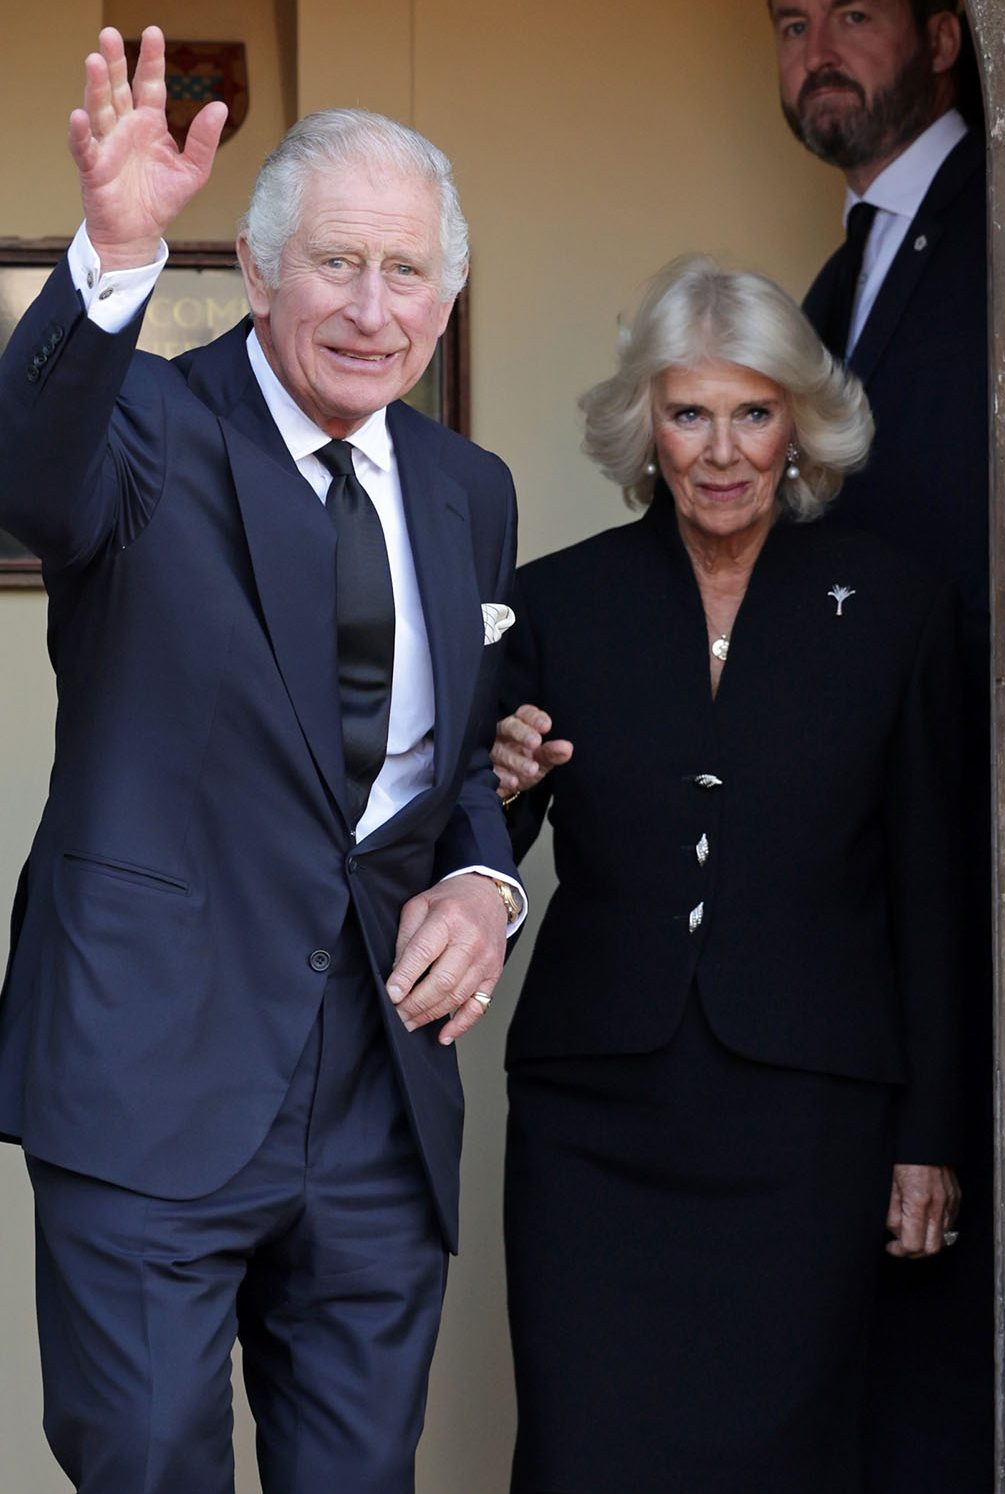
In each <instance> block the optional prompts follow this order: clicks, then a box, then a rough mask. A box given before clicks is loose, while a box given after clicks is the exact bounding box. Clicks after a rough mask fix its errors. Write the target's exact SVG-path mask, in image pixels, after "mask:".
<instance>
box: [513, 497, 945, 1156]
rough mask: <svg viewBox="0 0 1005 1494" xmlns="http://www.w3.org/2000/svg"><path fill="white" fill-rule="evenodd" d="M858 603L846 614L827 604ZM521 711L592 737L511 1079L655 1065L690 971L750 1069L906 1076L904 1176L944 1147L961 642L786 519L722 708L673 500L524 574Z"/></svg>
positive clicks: (557, 781)
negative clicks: (568, 1062) (640, 1062)
mask: <svg viewBox="0 0 1005 1494" xmlns="http://www.w3.org/2000/svg"><path fill="white" fill-rule="evenodd" d="M835 585H840V586H845V587H850V588H852V589H853V590H854V595H853V596H851V597H849V598H848V600H847V601H845V602H844V605H843V609H842V610H843V615H842V616H840V617H839V616H837V603H836V601H835V599H834V598H833V597H831V596H830V595H829V592H830V591H831V589H832V588H833V587H834V586H835ZM515 606H516V610H517V614H518V620H517V623H516V625H515V627H514V628H513V630H512V633H511V635H510V637H511V640H512V642H511V644H510V647H509V651H508V656H507V667H506V697H505V701H504V703H505V705H506V706H507V708H508V709H512V708H513V707H514V706H515V705H516V704H518V703H519V702H521V701H524V700H535V701H543V702H545V703H546V705H547V708H548V711H549V712H550V714H551V716H552V718H553V721H554V734H555V735H556V736H559V737H568V738H570V739H571V740H572V742H573V743H574V745H575V752H574V756H573V758H572V761H571V762H570V763H568V764H567V765H565V766H563V767H561V768H559V769H556V770H555V771H554V772H553V773H551V774H550V775H549V777H548V778H547V779H546V780H545V781H544V782H543V783H542V784H541V786H540V787H539V788H538V789H536V790H534V791H533V792H532V793H530V794H527V795H524V796H523V797H522V798H521V799H519V800H517V801H516V803H515V804H514V805H513V807H512V811H511V813H513V824H512V830H513V834H514V838H515V845H516V848H517V850H518V853H522V852H523V851H524V850H525V849H526V847H527V845H528V844H529V843H530V841H531V840H532V839H533V837H534V835H535V834H536V833H537V830H538V828H539V826H540V823H541V820H542V817H543V815H544V813H545V811H546V809H547V810H548V813H549V817H550V819H551V821H552V824H553V826H554V848H555V866H556V870H557V873H558V882H559V885H558V890H557V891H556V893H555V895H554V897H553V899H552V901H551V904H550V906H549V908H548V910H547V913H546V914H545V918H544V922H543V925H542V927H541V930H540V933H539V934H538V937H537V943H536V947H535V949H534V954H533V959H532V961H531V965H530V970H529V973H528V976H527V980H526V984H525V987H524V990H523V993H522V995H521V998H520V1002H519V1006H518V1009H517V1012H516V1015H515V1017H514V1020H513V1024H512V1028H511V1031H510V1038H509V1049H508V1062H509V1064H510V1065H511V1066H513V1065H519V1064H521V1063H524V1062H526V1061H527V1060H532V1059H535V1058H542V1057H552V1056H561V1055H567V1054H604V1053H631V1052H644V1051H651V1050H654V1049H656V1048H657V1047H659V1046H661V1045H663V1044H665V1043H667V1042H668V1041H669V1040H670V1038H671V1036H672V1035H673V1033H674V1031H675V1028H676V1026H677V1023H678V1021H679V1019H680V1016H681V1013H682V1011H683V1007H684V1003H685V1001H686V999H687V995H688V991H689V989H690V987H691V984H692V982H693V981H696V982H697V986H698V990H699V993H700V997H701V1001H702V1003H703V1006H704V1009H705V1012H706V1015H707V1017H708V1020H709V1022H710V1023H711V1025H712V1027H713V1029H714V1031H715V1033H716V1034H717V1036H718V1037H719V1038H720V1040H721V1041H722V1042H723V1043H725V1044H726V1045H727V1046H728V1047H729V1048H731V1049H733V1050H734V1051H735V1052H738V1053H740V1054H743V1055H745V1056H747V1057H749V1058H752V1059H757V1060H761V1061H764V1062H767V1063H772V1064H779V1065H783V1066H788V1067H794V1068H799V1069H805V1070H814V1071H821V1072H824V1073H830V1074H838V1075H846V1076H849V1077H852V1078H855V1079H864V1080H875V1081H881V1082H887V1083H891V1084H894V1085H902V1086H904V1090H903V1098H902V1100H901V1102H900V1104H899V1106H898V1110H899V1118H898V1128H899V1129H898V1137H897V1142H898V1145H897V1155H898V1158H899V1160H901V1161H916V1162H932V1163H935V1162H940V1161H944V1160H946V1159H947V1158H948V1157H949V1156H950V1155H951V1148H952V1124H951V1110H952V1106H951V1103H950V1097H951V1095H952V1091H953V1081H952V1065H953V1057H954V1043H953V1015H952V1008H953V994H954V982H955V978H956V968H955V939H954V934H955V919H954V910H953V905H954V897H955V883H954V871H953V868H954V864H955V854H956V852H955V845H954V827H955V813H954V795H953V792H952V785H953V783H954V781H955V778H956V774H957V767H958V764H957V754H956V739H955V728H956V716H957V711H956V699H955V670H954V655H955V630H954V625H953V616H952V602H951V596H950V593H949V591H948V590H947V588H945V587H942V586H936V585H935V584H933V583H931V582H929V581H928V580H927V579H926V578H925V577H924V575H923V573H920V572H919V570H918V569H917V568H916V566H915V564H914V563H913V562H911V561H908V560H903V559H901V558H900V557H898V556H896V555H894V554H893V553H892V552H890V551H888V550H887V549H886V547H885V546H882V545H880V544H879V543H878V542H876V541H874V540H872V539H870V538H868V537H866V536H862V535H859V534H856V533H852V532H849V533H841V532H839V531H837V530H830V529H827V528H825V527H824V526H821V525H810V526H807V525H796V524H790V523H786V522H781V523H779V524H778V525H776V527H775V529H774V530H773V531H772V533H771V535H770V536H769V538H768V540H767V542H766V544H765V547H764V549H763V551H762V552H761V555H760V557H759V558H758V561H757V565H756V567H755V570H754V573H753V576H752V578H751V581H750V585H749V587H748V590H747V594H746V597H745V599H744V601H743V604H742V607H741V610H740V613H739V616H738V618H737V621H736V625H735V627H734V630H733V634H732V641H731V644H730V654H729V660H728V663H727V664H726V666H725V670H724V672H723V676H722V681H721V684H720V688H719V691H718V694H717V696H716V698H715V700H714V702H713V700H712V697H711V691H710V685H709V674H708V641H707V637H706V631H705V619H704V613H703V610H702V606H701V599H700V596H699V593H698V589H697V585H696V583H695V580H694V576H693V572H692V569H691V565H690V561H689V560H688V558H687V555H686V552H685V551H684V548H683V545H682V544H681V541H680V538H679V535H678V532H677V525H676V518H675V514H674V511H673V506H672V501H671V499H670V496H669V494H668V493H667V491H666V489H665V488H662V486H661V487H659V488H658V490H657V499H656V500H655V502H654V504H653V506H652V508H651V509H650V510H649V511H648V512H647V513H646V515H645V517H644V518H642V519H641V520H640V521H639V522H638V523H635V524H630V525H627V526H624V527H621V528H618V529H612V530H610V531H608V532H606V533H604V534H600V535H597V536H595V537H594V538H592V539H589V540H586V541H584V542H583V543H582V544H578V545H574V546H572V547H571V548H570V549H567V550H563V551H561V552H559V553H558V554H556V555H552V556H549V557H547V558H545V559H543V560H540V561H537V562H535V563H533V564H531V565H528V566H525V567H523V568H522V569H521V570H520V572H518V586H517V600H516V603H515Z"/></svg>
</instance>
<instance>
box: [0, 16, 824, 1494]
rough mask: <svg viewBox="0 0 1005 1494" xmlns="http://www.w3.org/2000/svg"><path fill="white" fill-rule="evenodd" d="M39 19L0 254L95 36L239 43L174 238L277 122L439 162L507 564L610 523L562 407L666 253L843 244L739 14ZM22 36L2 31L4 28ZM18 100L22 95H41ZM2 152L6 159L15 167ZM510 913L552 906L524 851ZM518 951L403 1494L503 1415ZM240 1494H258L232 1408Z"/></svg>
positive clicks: (6, 811)
mask: <svg viewBox="0 0 1005 1494" xmlns="http://www.w3.org/2000/svg"><path fill="white" fill-rule="evenodd" d="M344 9H345V15H344V16H343V17H342V18H341V19H340V21H339V22H338V24H337V25H336V22H335V20H334V19H333V15H334V13H335V10H336V8H335V7H333V6H331V4H330V3H328V0H323V3H322V0H162V4H161V5H160V7H155V10H154V12H153V13H151V12H150V11H149V10H148V9H147V7H146V5H145V4H144V5H143V7H141V6H140V5H139V4H138V3H137V0H106V4H105V6H104V8H102V6H101V4H100V3H98V0H49V3H48V4H47V5H46V6H45V27H44V43H43V40H42V39H40V28H39V25H38V21H37V16H32V18H31V19H29V18H27V16H24V17H23V18H22V19H20V20H19V19H18V18H17V17H16V16H15V17H14V18H13V19H10V18H8V22H7V27H6V31H5V53H6V62H7V69H6V73H7V78H8V86H7V87H6V89H5V90H4V92H3V93H2V94H0V126H2V138H3V139H4V140H5V141H7V142H8V150H7V152H6V156H5V169H4V175H3V178H2V180H0V235H7V234H23V235H26V236H34V235H42V234H56V233H65V234H69V233H70V232H71V231H72V230H73V228H74V227H75V225H76V221H77V202H76V195H75V191H74V185H73V176H72V172H71V170H70V169H69V166H68V162H67V160H66V159H65V156H64V144H63V142H64V139H65V120H66V115H67V113H68V112H69V109H70V108H71V107H72V106H73V104H74V103H75V102H76V100H77V96H78V92H79V87H80V78H81V59H82V57H83V55H84V53H85V52H86V51H87V50H88V48H89V47H91V46H92V45H93V38H94V35H95V33H96V31H97V29H98V26H99V24H100V23H101V21H102V20H107V21H108V22H111V23H115V24H121V25H124V26H125V27H126V28H127V29H130V30H132V29H135V26H136V25H137V24H138V23H143V22H146V21H147V20H148V19H151V18H152V19H156V20H157V21H159V22H160V23H161V24H163V25H165V27H166V29H167V30H168V31H169V32H171V33H173V34H174V35H187V36H190V37H192V38H200V37H201V38H216V39H233V38H240V37H243V38H245V39H246V41H247V42H248V61H249V75H250V82H251V91H252V103H251V109H250V111H249V114H248V119H247V123H246V124H245V126H244V128H243V129H242V131H241V132H240V133H239V134H238V135H237V136H236V137H235V138H234V140H233V141H231V142H230V143H229V144H228V145H227V146H226V147H225V149H224V150H223V151H222V152H221V155H220V159H219V163H218V169H217V172H216V175H215V178H214V187H213V191H212V195H208V196H207V197H206V198H205V201H204V202H201V203H199V204H197V205H195V206H193V207H192V208H191V209H190V210H189V211H188V213H187V214H186V217H185V219H184V220H183V221H181V222H179V224H178V225H177V230H176V236H177V237H178V238H209V239H220V240H226V239H228V238H229V237H230V236H231V235H232V232H233V226H234V223H235V220H236V218H237V217H238V215H239V214H240V212H241V210H242V208H243V204H244V199H245V196H246V193H247V189H248V186H249V183H250V177H251V175H252V172H253V169H254V165H255V163H256V162H257V160H258V159H259V157H260V156H261V155H262V153H263V152H264V150H265V149H266V148H267V147H268V146H269V145H271V144H272V143H273V141H274V139H275V137H276V136H277V135H278V134H279V133H280V131H281V129H282V127H283V124H284V122H285V121H286V120H288V119H289V118H291V117H293V116H294V115H295V114H297V113H301V112H304V111H305V110H307V109H312V108H318V107H322V106H324V105H325V104H329V103H360V104H363V105H365V106H367V107H369V108H376V109H381V110H385V111H387V112H390V113H394V114H396V115H398V116H399V117H401V118H404V119H406V120H407V121H408V122H410V123H413V124H415V125H416V126H417V127H418V128H419V129H421V130H423V131H425V132H426V133H428V134H429V135H431V136H432V138H433V139H435V140H436V141H437V143H438V144H440V145H442V146H443V147H444V149H445V150H447V152H448V153H449V154H450V155H451V156H452V157H453V158H454V160H455V162H456V165H457V174H458V180H459V183H460V187H461V193H462V198H463V200H464V203H465V207H466V209H467V212H468V215H469V217H470V219H471V225H472V231H473V244H474V279H473V308H472V320H473V391H472V393H473V411H474V426H475V431H474V433H475V437H476V439H477V440H479V441H480V442H482V443H483V444H484V445H487V446H490V447H493V448H495V449H497V450H499V451H500V452H502V453H503V454H504V455H505V456H506V458H507V459H508V460H509V462H510V463H511V465H512V467H513V469H514V472H515V474H516V478H517V484H518V489H519V491H520V494H521V501H522V546H521V550H522V554H523V556H524V557H525V558H526V557H529V556H531V555H533V554H536V553H540V552H541V551H544V550H547V549H551V548H554V547H555V546H556V545H558V544H562V543H565V542H567V541H569V540H572V539H574V538H578V537H579V536H581V535H582V534H585V533H587V532H589V531H590V530H593V529H596V528H599V527H601V526H603V525H605V524H607V523H612V522H617V521H618V520H620V519H621V518H622V517H623V512H622V510H621V507H620V504H619V500H618V497H617V494H616V493H615V492H614V490H613V489H612V488H611V487H610V486H609V485H608V484H606V483H604V482H603V481H602V479H600V478H599V477H598V476H597V475H596V474H595V473H594V472H593V471H592V470H591V469H590V468H589V466H588V464H587V463H586V462H585V460H584V459H583V458H582V457H581V455H580V454H579V452H578V449H577V448H578V440H579V437H578V431H577V424H576V416H575V400H576V396H577V394H578V393H579V392H580V391H581V390H582V389H583V388H584V387H585V386H586V385H587V384H589V383H590V382H592V381H593V380H594V379H596V378H598V377H601V376H602V375H603V374H605V372H606V371H607V370H608V367H609V364H610V359H611V350H612V347H613V339H614V319H615V314H616V312H617V310H618V309H619V308H620V307H621V306H622V305H624V304H625V303H626V302H628V301H629V300H630V298H631V297H632V295H633V293H634V292H635V290H636V288H637V287H638V285H639V284H640V282H641V281H642V280H643V279H644V278H645V277H646V276H647V275H649V274H650V273H651V272H652V271H653V270H655V269H656V268H657V267H658V266H659V265H660V264H661V263H662V262H663V261H664V260H665V259H667V258H669V257H670V256H671V255H673V254H676V253H679V252H681V251H682V250H685V249H690V248H707V249H711V250H714V251H715V252H716V253H720V254H723V255H725V256H726V257H727V258H728V259H730V260H731V261H733V262H736V263H744V264H750V265H754V266H757V267H759V268H762V269H765V270H767V271H769V272H770V273H773V274H775V275H776V276H777V277H778V278H779V279H781V280H782V282H783V283H784V284H785V285H787V286H788V287H789V289H790V290H792V291H793V292H794V293H796V294H800V293H801V292H802V290H803V289H804V288H805V286H806V284H807V283H808V280H809V278H810V276H811V274H812V272H813V270H814V268H815V267H816V266H817V265H818V264H819V263H820V262H821V260H822V259H823V257H824V255H825V253H826V252H827V250H828V249H829V248H830V247H831V245H832V244H833V243H834V242H835V240H836V238H837V236H838V233H839V221H838V215H839V206H840V192H839V189H838V183H837V181H836V179H835V176H834V174H833V173H831V172H828V171H827V170H826V169H824V168H822V167H820V166H818V165H816V164H815V163H814V162H812V161H811V160H810V159H809V158H808V157H806V156H805V155H804V153H803V152H802V151H800V149H799V148H798V147H797V146H796V145H795V143H794V142H793V141H792V140H791V139H790V138H789V136H788V134H787V131H786V130H785V127H784V125H783V124H782V122H781V120H780V117H779V114H778V110H777V104H776V100H775V89H774V76H773V60H772V52H771V39H770V35H769V30H768V25H767V21H766V17H765V15H764V11H763V7H762V6H760V5H757V4H752V3H751V0H704V4H703V5H701V6H687V7H684V6H678V5H674V4H668V3H667V0H624V3H622V4H620V5H617V6H615V5H611V4H609V3H608V0H548V3H547V4H541V3H540V0H534V3H531V0H511V3H509V4H507V5H502V6H500V5H489V4H479V3H477V0H474V3H473V0H370V3H368V4H367V5H366V6H356V7H345V8H344ZM22 13H23V8H22ZM40 80H41V81H40ZM14 141H16V142H17V148H16V149H11V148H10V143H11V142H14ZM43 634H44V606H43V601H42V598H41V597H40V596H38V595H28V594H14V593H10V592H8V593H0V680H2V682H3V696H2V699H3V701H4V702H5V710H4V715H3V724H2V729H0V783H2V791H0V906H4V907H5V906H6V905H7V904H8V903H9V899H10V895H11V894H12V892H13V886H14V881H15V878H16V874H17V868H18V865H19V863H20V859H21V857H22V856H23V853H24V850H25V849H26V847H27V844H28V841H29V838H30V835H31V829H32V826H33V824H34V820H35V818H36V815H37V811H38V806H39V804H40V802H41V799H42V796H43V794H44V787H45V777H46V772H47V768H48V762H49V756H50V751H51V738H52V724H51V722H52V708H53V691H52V686H51V682H50V674H49V670H48V666H47V664H46V660H45V654H44V637H43ZM530 882H531V890H532V894H533V897H534V901H535V906H536V908H537V910H538V911H540V908H541V906H542V904H543V900H544V899H545V897H546V896H547V889H548V885H549V873H548V867H547V852H546V848H544V847H541V848H538V849H536V850H535V852H534V855H533V858H532V861H531V868H530ZM529 947H530V941H529V939H526V938H525V939H524V941H523V944H522V946H521V948H520V949H518V951H517V953H516V955H515V957H514V959H513V961H512V962H511V965H510V968H509V971H508V973H507V976H506V979H505V983H504V989H503V990H502V992H501V994H500V998H499V1000H498V1001H497V1002H496V1005H495V1006H494V1007H493V1010H492V1013H491V1017H490V1018H489V1020H487V1021H486V1022H484V1023H483V1024H481V1026H480V1028H479V1030H478V1031H477V1032H476V1033H474V1034H472V1035H471V1037H470V1038H469V1039H468V1040H467V1041H466V1042H465V1044H464V1045H463V1047H462V1064H463V1068H464V1073H465V1083H466V1089H467V1095H468V1107H469V1124H468V1131H467V1141H466V1149H465V1158H464V1177H465V1192H464V1209H463V1240H462V1254H461V1257H460V1259H459V1261H458V1262H457V1263H455V1265H454V1267H453V1270H452V1273H451V1284H450V1288H449V1292H448V1299H447V1309H446V1314H445V1318H444V1327H443V1333H442V1336H441V1343H440V1348H439V1351H438V1354H437V1360H436V1364H435V1367H434V1375H433V1381H432V1386H431V1396H430V1411H429V1418H428V1427H427V1433H426V1437H425V1439H424V1443H423V1446H422V1449H421V1450H420V1474H419V1490H420V1494H503V1491H504V1490H505V1489H506V1487H507V1474H506V1463H507V1458H508V1452H509V1445H510V1440H511V1436H512V1424H513V1409H512V1392H511V1384H510V1371H509V1363H508V1351H507V1347H506V1339H505V1323H504V1315H503V1291H502V1259H501V1252H500V1246H499V1236H500V1204H499V1195H500V1181H499V1174H500V1160H501V1148H502V1130H503V1122H504V1092H503V1082H502V1076H501V1067H500V1059H501V1044H502V1037H503V1033H504V1028H505V1024H506V1017H507V1011H508V1009H509V1007H510V1006H511V1003H512V1000H513V997H514V995H515V991H516V989H518V984H519V973H520V969H521V967H522V965H523V964H524V963H525V961H526V957H527V954H528V951H529ZM30 1233H31V1211H30V1204H29V1200H28V1196H27V1191H26V1189H25V1187H24V1183H23V1180H22V1177H21V1168H20V1163H19V1159H18V1157H17V1154H16V1153H15V1152H13V1151H12V1150H11V1149H9V1148H0V1243H2V1248H3V1252H4V1269H3V1271H2V1272H0V1345H2V1349H0V1491H3V1494H7V1491H11V1494H13V1491H15V1490H16V1491H17V1494H56V1491H58V1490H63V1489H65V1488H66V1487H67V1485H66V1483H65V1481H64V1480H63V1479H62V1478H61V1476H60V1475H59V1474H58V1471H56V1470H55V1469H54V1466H53V1465H52V1464H51V1461H50V1459H49V1456H48V1454H47V1452H46V1451H45V1449H44V1446H43V1444H42V1440H41V1434H40V1432H39V1431H38V1420H39V1414H40V1395H39V1390H38V1378H37V1364H36V1357H35V1349H34V1338H33V1328H32V1322H31V1264H30V1255H31V1240H30ZM239 1423H240V1424H239V1436H238V1456H239V1482H238V1488H239V1490H240V1494H254V1491H255V1490H256V1489H257V1483H256V1481H255V1479H254V1474H253V1458H252V1453H251V1438H250V1428H249V1426H248V1423H247V1416H246V1412H245V1411H244V1410H243V1409H239Z"/></svg>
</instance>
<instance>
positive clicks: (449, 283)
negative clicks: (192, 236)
mask: <svg viewBox="0 0 1005 1494" xmlns="http://www.w3.org/2000/svg"><path fill="white" fill-rule="evenodd" d="M332 166H335V167H344V168H347V167H353V166H378V167H384V168H385V169H388V168H390V169H391V170H393V171H397V172H401V173H403V174H406V175H409V176H417V177H419V178H421V179H423V180H425V181H428V182H429V183H430V184H431V185H432V186H434V187H436V188H437V190H438V191H439V194H440V250H441V255H442V259H443V270H442V277H441V281H440V299H441V300H443V301H450V300H453V298H454V296H456V295H457V292H458V291H459V290H461V288H462V287H463V285H464V282H465V280H466V279H467V274H468V225H467V223H466V222H465V220H464V214H463V213H462V212H461V204H460V200H459V198H458V196H457V188H456V186H455V185H454V178H453V173H452V170H451V166H450V162H449V161H448V160H447V158H446V156H445V155H444V154H443V152H442V151H441V150H438V149H437V147H436V146H435V145H433V143H432V142H431V141H429V140H427V139H426V137H425V136H424V135H420V134H419V133H418V131H416V130H411V129H409V128H408V126H407V125H403V124H398V122H397V121H396V120H393V119H387V118H386V117H385V116H384V115H383V114H370V113H369V112H368V111H367V110H365V109H322V110H320V111H319V112H318V113H317V114H307V115H305V116H304V118H303V119H301V120H298V121H297V123H296V124H295V125H294V126H293V128H292V129H291V130H288V131H287V133H286V134H285V135H284V136H283V138H282V140H280V142H279V144H278V145H277V146H276V148H275V150H274V151H272V153H271V155H269V156H267V157H266V158H265V161H264V162H263V163H262V168H261V170H260V171H259V173H258V177H257V178H256V181H255V185H254V187H253V188H252V192H251V202H250V203H249V205H248V211H247V212H246V213H245V215H244V217H243V218H242V220H241V224H240V229H239V232H240V233H241V234H243V235H244V238H245V239H246V241H247V244H248V248H249V250H250V251H251V256H252V258H253V259H254V261H255V264H256V265H257V266H258V269H259V271H260V272H261V274H262V276H263V277H264V279H265V281H266V282H267V284H269V285H271V286H276V285H278V284H279V264H280V259H281V257H282V252H283V248H284V246H285V245H286V242H287V240H288V239H289V238H290V237H291V236H292V235H293V234H294V233H296V231H297V229H298V227H299V226H300V213H301V209H302V206H303V196H304V189H305V186H306V184H307V181H308V179H309V177H310V176H311V174H312V173H313V172H315V171H322V170H325V169H327V168H329V167H332Z"/></svg>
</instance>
